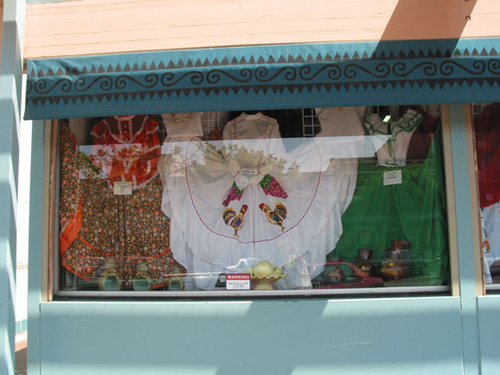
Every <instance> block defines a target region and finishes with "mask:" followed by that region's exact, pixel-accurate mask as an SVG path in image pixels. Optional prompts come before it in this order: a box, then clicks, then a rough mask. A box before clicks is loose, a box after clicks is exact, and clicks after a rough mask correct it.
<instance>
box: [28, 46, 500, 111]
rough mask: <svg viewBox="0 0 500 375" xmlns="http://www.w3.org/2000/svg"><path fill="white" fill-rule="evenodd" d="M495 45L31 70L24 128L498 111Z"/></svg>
mask: <svg viewBox="0 0 500 375" xmlns="http://www.w3.org/2000/svg"><path fill="white" fill-rule="evenodd" d="M499 77H500V60H499V51H498V50H497V48H495V39H470V40H426V41H404V42H378V43H377V42H367V43H334V44H300V45H299V44H297V45H274V46H257V47H233V48H217V49H198V50H182V51H161V52H147V53H131V54H115V55H100V56H86V57H68V58H50V59H38V60H30V61H29V62H28V86H27V94H26V114H25V118H27V119H49V118H66V117H91V116H106V115H114V114H120V115H126V114H151V113H164V112H186V111H208V110H251V109H273V108H274V109H276V108H299V107H314V106H340V105H342V106H345V105H360V104H363V105H377V104H438V103H451V102H455V103H456V102H491V101H500V92H499V85H500V80H499Z"/></svg>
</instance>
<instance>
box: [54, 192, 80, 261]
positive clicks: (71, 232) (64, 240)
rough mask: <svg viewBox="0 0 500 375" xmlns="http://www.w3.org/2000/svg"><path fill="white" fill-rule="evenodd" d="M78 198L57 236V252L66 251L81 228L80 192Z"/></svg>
mask: <svg viewBox="0 0 500 375" xmlns="http://www.w3.org/2000/svg"><path fill="white" fill-rule="evenodd" d="M78 200H79V202H78V206H77V208H76V212H75V214H74V215H73V217H72V218H71V219H70V220H69V221H68V223H67V224H66V226H65V227H64V229H63V230H62V232H61V235H60V236H59V252H60V254H61V255H63V254H64V253H65V252H66V250H67V249H68V248H69V247H70V246H71V244H72V243H73V241H74V240H75V238H76V237H77V235H78V232H80V229H81V228H82V222H83V197H82V195H81V194H80V196H79V199H78Z"/></svg>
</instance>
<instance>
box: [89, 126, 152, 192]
mask: <svg viewBox="0 0 500 375" xmlns="http://www.w3.org/2000/svg"><path fill="white" fill-rule="evenodd" d="M90 134H91V136H92V140H93V146H92V155H91V157H92V163H93V164H94V165H95V166H96V167H97V168H99V169H100V170H101V171H102V173H103V174H104V175H105V176H106V178H107V180H108V184H109V187H110V188H111V189H113V188H114V185H115V182H117V181H123V182H130V183H131V186H132V189H140V188H142V187H144V186H145V185H146V184H147V183H148V182H149V181H151V180H152V179H153V178H154V177H156V176H157V175H158V169H157V162H158V157H159V156H160V154H161V150H160V144H161V143H160V138H159V137H158V123H157V122H156V121H155V120H154V119H153V118H151V117H149V116H113V117H106V118H104V119H102V120H101V121H99V122H98V123H97V124H95V125H94V127H93V129H92V132H91V133H90Z"/></svg>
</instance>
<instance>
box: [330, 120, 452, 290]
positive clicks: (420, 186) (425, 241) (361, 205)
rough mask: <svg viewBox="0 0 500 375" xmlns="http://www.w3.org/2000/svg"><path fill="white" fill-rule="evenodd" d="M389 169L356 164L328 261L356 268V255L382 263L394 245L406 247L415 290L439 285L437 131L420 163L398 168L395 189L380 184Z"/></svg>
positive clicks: (441, 222)
mask: <svg viewBox="0 0 500 375" xmlns="http://www.w3.org/2000/svg"><path fill="white" fill-rule="evenodd" d="M393 171H394V168H392V167H384V166H377V165H375V164H374V163H373V162H371V161H367V160H366V161H365V160H360V162H359V165H358V179H357V185H356V190H355V192H354V196H353V198H352V202H351V204H350V205H349V207H348V208H347V210H346V211H345V213H344V215H343V216H342V222H343V225H344V232H343V234H342V237H341V238H340V240H339V241H338V242H337V244H336V248H335V251H334V252H333V253H332V254H331V255H330V256H331V257H332V258H337V259H339V258H340V259H343V260H345V261H347V262H352V263H355V262H356V257H357V256H358V249H363V248H366V249H375V250H376V251H375V252H374V253H373V254H372V256H371V258H370V261H371V262H372V263H373V264H377V263H379V262H381V261H383V259H384V254H385V251H386V249H388V248H389V247H390V246H391V241H394V240H396V239H401V240H406V241H409V242H410V246H411V247H410V248H411V254H412V255H413V256H412V263H411V264H412V272H413V274H412V276H418V277H419V283H420V285H442V284H444V283H446V282H447V280H448V277H449V267H448V256H447V254H448V233H447V229H448V228H447V213H446V210H447V206H446V196H445V183H444V171H443V161H442V141H441V129H440V127H439V126H438V128H437V129H436V130H435V134H434V136H433V142H432V145H431V147H430V149H429V153H428V155H427V157H426V158H425V159H424V161H423V162H419V163H412V164H409V165H407V166H405V167H404V168H401V169H400V171H401V183H398V184H389V185H386V184H385V183H384V180H385V175H386V173H391V172H393Z"/></svg>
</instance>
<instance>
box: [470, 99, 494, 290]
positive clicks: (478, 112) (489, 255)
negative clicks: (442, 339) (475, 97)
mask: <svg viewBox="0 0 500 375" xmlns="http://www.w3.org/2000/svg"><path fill="white" fill-rule="evenodd" d="M499 119H500V104H499V103H483V104H475V105H474V136H475V147H476V162H477V173H478V184H479V205H480V211H481V212H480V214H481V250H482V253H483V254H482V255H483V266H484V276H485V281H486V287H487V289H497V288H498V287H499V286H500V149H499V147H498V145H499V141H500V128H499V126H498V122H499Z"/></svg>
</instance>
